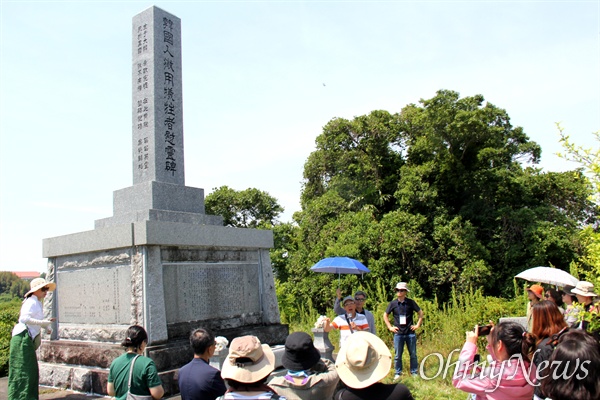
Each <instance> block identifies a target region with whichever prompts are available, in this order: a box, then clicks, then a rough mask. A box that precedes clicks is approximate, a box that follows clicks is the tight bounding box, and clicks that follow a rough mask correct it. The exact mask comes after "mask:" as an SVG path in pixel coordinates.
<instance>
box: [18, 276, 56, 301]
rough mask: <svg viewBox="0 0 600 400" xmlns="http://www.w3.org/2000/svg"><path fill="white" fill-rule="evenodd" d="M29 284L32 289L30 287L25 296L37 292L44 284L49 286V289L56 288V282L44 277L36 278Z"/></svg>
mask: <svg viewBox="0 0 600 400" xmlns="http://www.w3.org/2000/svg"><path fill="white" fill-rule="evenodd" d="M29 285H30V286H29V287H30V288H31V289H29V292H27V293H25V297H27V296H29V295H30V294H32V293H35V292H37V291H38V290H40V289H41V288H43V287H44V286H47V287H48V290H50V291H53V290H54V289H56V283H54V282H48V281H46V280H45V279H44V278H35V279H33V280H32V281H31V283H30V284H29Z"/></svg>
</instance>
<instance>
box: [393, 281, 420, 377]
mask: <svg viewBox="0 0 600 400" xmlns="http://www.w3.org/2000/svg"><path fill="white" fill-rule="evenodd" d="M394 291H395V292H396V297H397V298H396V299H395V300H392V301H391V302H390V304H388V306H387V308H386V309H385V312H384V313H383V320H384V322H385V324H386V325H387V327H388V329H389V330H390V332H393V333H394V348H395V349H396V355H395V365H394V368H395V370H396V374H395V375H394V380H396V379H399V378H400V375H402V353H403V352H404V343H406V347H407V348H408V354H409V356H410V373H411V375H413V376H414V375H417V368H418V367H419V362H418V360H417V335H416V333H415V331H416V330H417V329H419V328H420V327H421V324H422V323H423V310H421V308H420V307H419V306H418V305H417V303H416V302H415V301H414V300H413V299H409V298H408V297H406V296H407V293H408V291H409V290H408V285H407V284H406V282H398V284H397V285H396V287H395V288H394ZM414 313H417V315H418V316H419V320H418V321H417V323H416V324H413V314H414ZM388 314H393V316H394V325H392V323H391V322H390V320H389V318H388Z"/></svg>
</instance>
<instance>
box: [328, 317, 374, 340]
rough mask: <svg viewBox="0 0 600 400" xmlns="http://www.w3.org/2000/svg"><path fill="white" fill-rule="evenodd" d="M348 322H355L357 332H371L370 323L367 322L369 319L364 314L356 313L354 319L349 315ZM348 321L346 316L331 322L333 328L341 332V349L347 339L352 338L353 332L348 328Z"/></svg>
mask: <svg viewBox="0 0 600 400" xmlns="http://www.w3.org/2000/svg"><path fill="white" fill-rule="evenodd" d="M348 321H350V322H354V323H355V324H356V329H355V331H368V330H369V322H368V321H367V317H365V316H364V314H359V313H356V314H355V315H354V317H350V315H348ZM348 321H346V316H345V315H343V314H342V315H338V316H337V317H335V318H334V320H333V321H331V326H333V327H334V328H335V329H339V330H340V347H342V345H343V344H344V342H346V339H348V337H350V335H351V334H352V331H351V330H350V326H348Z"/></svg>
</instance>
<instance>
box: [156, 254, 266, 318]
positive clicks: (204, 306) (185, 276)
mask: <svg viewBox="0 0 600 400" xmlns="http://www.w3.org/2000/svg"><path fill="white" fill-rule="evenodd" d="M258 270H259V269H258V264H245V263H193V264H192V263H169V264H165V265H164V269H163V277H164V278H163V279H164V288H165V310H166V314H167V323H177V322H187V321H200V320H206V319H222V318H228V317H233V316H236V315H242V314H245V313H258V312H260V309H261V308H260V293H259V291H260V289H259V287H260V286H259V274H258Z"/></svg>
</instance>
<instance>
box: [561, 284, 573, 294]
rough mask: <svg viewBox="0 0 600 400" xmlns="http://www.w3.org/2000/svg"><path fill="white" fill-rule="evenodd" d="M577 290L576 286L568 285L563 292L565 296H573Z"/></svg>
mask: <svg viewBox="0 0 600 400" xmlns="http://www.w3.org/2000/svg"><path fill="white" fill-rule="evenodd" d="M573 289H575V286H571V285H567V286H565V287H564V288H563V289H562V290H563V292H565V294H569V295H570V294H573V292H572V290H573Z"/></svg>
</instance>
